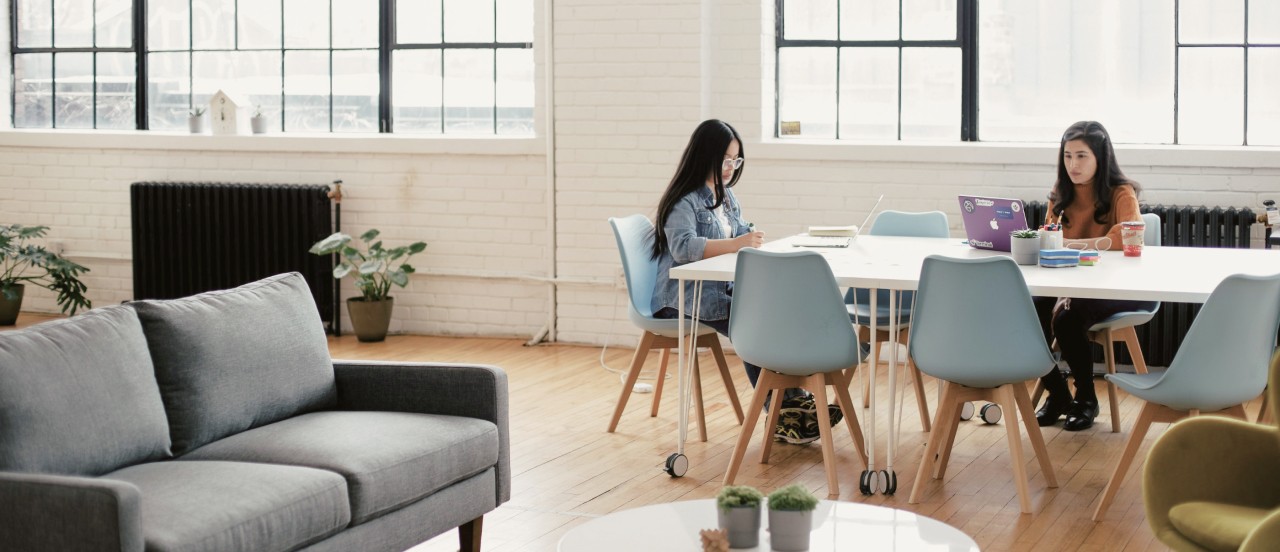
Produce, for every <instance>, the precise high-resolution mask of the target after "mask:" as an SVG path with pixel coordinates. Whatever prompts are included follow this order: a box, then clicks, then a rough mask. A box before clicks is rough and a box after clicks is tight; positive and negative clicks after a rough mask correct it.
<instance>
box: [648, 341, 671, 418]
mask: <svg viewBox="0 0 1280 552" xmlns="http://www.w3.org/2000/svg"><path fill="white" fill-rule="evenodd" d="M670 359H671V349H663V350H662V364H661V365H659V367H658V379H657V380H656V381H654V382H653V408H651V409H649V417H650V418H653V417H655V416H657V415H658V405H659V404H661V403H662V384H663V383H664V382H666V381H667V361H668V360H670Z"/></svg>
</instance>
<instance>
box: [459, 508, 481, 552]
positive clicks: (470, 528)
mask: <svg viewBox="0 0 1280 552" xmlns="http://www.w3.org/2000/svg"><path fill="white" fill-rule="evenodd" d="M483 528H484V516H480V517H478V518H476V519H473V520H471V521H468V522H466V523H464V524H462V525H459V526H458V547H459V549H460V550H461V551H462V552H480V532H481V530H482V529H483Z"/></svg>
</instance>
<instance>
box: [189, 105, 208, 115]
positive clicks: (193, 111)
mask: <svg viewBox="0 0 1280 552" xmlns="http://www.w3.org/2000/svg"><path fill="white" fill-rule="evenodd" d="M205 109H207V108H205V107H193V108H191V111H189V112H188V113H190V114H191V116H192V117H199V116H201V115H204V110H205Z"/></svg>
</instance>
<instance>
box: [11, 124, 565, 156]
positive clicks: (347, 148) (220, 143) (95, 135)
mask: <svg viewBox="0 0 1280 552" xmlns="http://www.w3.org/2000/svg"><path fill="white" fill-rule="evenodd" d="M0 147H30V148H68V149H71V148H75V149H112V150H120V149H123V150H177V151H245V152H299V153H382V154H436V155H438V154H450V155H542V154H545V153H546V144H545V141H544V140H543V139H542V138H540V137H514V138H507V137H494V136H475V137H466V136H448V137H445V136H414V135H387V134H368V135H349V134H257V135H235V136H211V135H208V134H188V133H185V132H162V131H145V130H49V129H39V130H36V129H9V130H0Z"/></svg>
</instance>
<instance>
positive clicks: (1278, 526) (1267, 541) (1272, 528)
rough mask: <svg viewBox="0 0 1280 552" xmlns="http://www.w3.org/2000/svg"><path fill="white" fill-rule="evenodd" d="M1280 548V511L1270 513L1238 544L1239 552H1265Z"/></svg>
mask: <svg viewBox="0 0 1280 552" xmlns="http://www.w3.org/2000/svg"><path fill="white" fill-rule="evenodd" d="M1277 548H1280V509H1277V510H1276V511H1274V512H1271V515H1269V516H1267V517H1266V518H1265V519H1263V520H1262V523H1259V524H1258V526H1257V527H1255V528H1254V529H1253V532H1252V533H1249V537H1248V538H1246V539H1244V542H1243V543H1241V544H1240V552H1267V551H1270V550H1276V549H1277Z"/></svg>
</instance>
